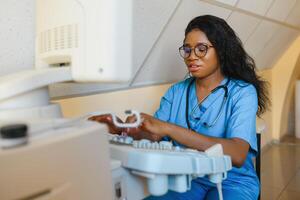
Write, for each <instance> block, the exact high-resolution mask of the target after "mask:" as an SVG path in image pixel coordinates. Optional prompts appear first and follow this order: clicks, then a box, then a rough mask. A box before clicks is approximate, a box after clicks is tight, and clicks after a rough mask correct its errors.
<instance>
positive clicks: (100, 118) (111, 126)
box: [88, 114, 123, 135]
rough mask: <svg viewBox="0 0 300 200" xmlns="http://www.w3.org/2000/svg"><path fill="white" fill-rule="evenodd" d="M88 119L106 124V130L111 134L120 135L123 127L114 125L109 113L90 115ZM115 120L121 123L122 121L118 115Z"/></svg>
mask: <svg viewBox="0 0 300 200" xmlns="http://www.w3.org/2000/svg"><path fill="white" fill-rule="evenodd" d="M88 120H91V121H96V122H99V123H104V124H106V125H107V126H108V131H109V132H110V133H111V134H118V135H120V134H121V133H122V132H123V128H119V127H116V126H115V124H114V123H113V120H112V116H111V115H110V114H105V115H96V116H92V117H90V118H88ZM117 120H118V122H120V123H123V121H122V120H121V119H120V118H118V117H117Z"/></svg>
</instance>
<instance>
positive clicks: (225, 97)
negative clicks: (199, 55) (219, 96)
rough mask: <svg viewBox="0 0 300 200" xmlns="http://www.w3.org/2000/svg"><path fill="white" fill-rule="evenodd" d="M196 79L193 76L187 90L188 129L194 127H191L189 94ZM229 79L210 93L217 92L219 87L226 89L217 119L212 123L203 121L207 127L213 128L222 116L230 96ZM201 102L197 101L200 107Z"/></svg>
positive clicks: (186, 113) (186, 112) (186, 117)
mask: <svg viewBox="0 0 300 200" xmlns="http://www.w3.org/2000/svg"><path fill="white" fill-rule="evenodd" d="M194 81H195V79H194V78H193V80H191V82H190V83H189V85H188V88H187V92H186V110H185V120H186V124H187V126H188V129H190V130H192V128H191V124H190V122H189V96H190V90H191V86H192V84H193V82H194ZM229 81H230V79H228V80H227V82H226V83H225V84H224V85H220V86H218V87H216V88H215V89H213V90H212V91H211V92H210V94H212V93H214V92H216V91H217V90H219V89H223V90H224V97H223V101H222V105H221V107H220V109H219V111H218V115H217V117H216V118H215V120H214V121H213V122H212V123H211V124H208V123H207V122H204V123H203V125H204V127H206V128H211V127H213V126H214V125H215V124H216V123H217V121H218V119H219V118H220V116H221V113H222V109H223V107H224V106H225V102H226V100H227V97H228V83H229ZM210 94H209V95H210ZM209 95H208V96H209ZM208 96H207V97H208ZM207 97H205V98H204V99H203V100H202V102H203V101H204V100H205V99H206V98H207ZM199 104H201V103H197V106H198V107H199Z"/></svg>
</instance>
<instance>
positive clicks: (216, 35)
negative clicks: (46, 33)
mask: <svg viewBox="0 0 300 200" xmlns="http://www.w3.org/2000/svg"><path fill="white" fill-rule="evenodd" d="M179 51H180V55H181V56H182V57H183V59H184V62H185V64H186V65H187V69H188V71H189V73H190V75H191V77H190V78H187V79H185V80H183V81H181V82H178V83H176V84H174V85H172V86H171V87H170V88H169V89H168V91H167V92H166V94H165V95H164V97H163V98H162V100H161V103H160V108H159V109H158V110H157V111H156V113H155V114H154V117H152V116H150V115H147V114H144V113H143V114H142V118H143V123H142V125H141V126H140V127H139V128H136V129H127V130H121V129H118V128H116V127H114V126H113V124H112V123H111V118H110V117H109V116H108V115H107V116H95V117H93V118H92V120H96V121H100V122H105V123H107V124H108V125H109V128H110V132H111V133H117V134H120V132H121V131H126V132H127V133H128V134H129V135H131V136H133V137H135V138H138V139H139V138H148V139H151V140H161V139H168V140H172V141H173V143H174V144H176V145H182V146H186V147H189V148H194V149H197V150H200V151H204V150H206V149H207V148H209V147H210V146H212V145H214V144H216V143H220V144H221V145H222V146H223V150H224V153H225V154H227V155H230V156H231V159H232V164H233V169H232V170H231V171H229V172H228V176H227V179H226V180H224V181H223V196H224V199H237V200H239V199H245V200H256V199H257V197H258V194H259V181H258V178H257V176H256V173H255V170H254V166H253V163H252V158H253V157H255V155H256V152H257V145H256V144H257V143H256V114H257V115H258V116H259V115H260V114H262V113H263V112H264V111H265V110H266V107H267V103H268V98H267V94H266V88H265V83H264V81H262V80H261V79H260V78H259V77H258V76H257V75H256V72H255V63H254V61H253V59H252V58H251V57H250V56H249V55H248V54H247V53H246V52H245V50H244V49H243V46H242V43H241V41H240V39H239V38H238V37H237V36H236V34H235V33H234V31H233V30H232V29H231V28H230V26H229V25H228V24H227V23H226V22H225V21H224V20H223V19H221V18H218V17H215V16H210V15H205V16H199V17H196V18H194V19H193V20H192V21H191V22H190V23H189V24H188V26H187V28H186V30H185V38H184V41H183V46H181V47H180V48H179ZM133 120H134V119H133V118H128V119H127V121H129V122H130V121H133ZM148 199H195V200H196V199H197V200H199V199H218V193H217V189H216V187H215V185H214V184H212V183H210V182H209V181H208V179H207V178H206V177H204V178H197V179H195V180H193V181H192V189H191V190H189V191H187V192H186V193H177V192H173V191H169V192H168V193H167V194H166V195H164V196H162V197H149V198H148Z"/></svg>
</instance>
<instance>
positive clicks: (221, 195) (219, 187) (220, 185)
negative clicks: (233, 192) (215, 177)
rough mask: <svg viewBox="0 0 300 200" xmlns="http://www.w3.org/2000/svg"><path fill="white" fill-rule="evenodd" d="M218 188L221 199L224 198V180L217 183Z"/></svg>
mask: <svg viewBox="0 0 300 200" xmlns="http://www.w3.org/2000/svg"><path fill="white" fill-rule="evenodd" d="M217 190H218V194H219V200H223V193H222V182H220V183H217Z"/></svg>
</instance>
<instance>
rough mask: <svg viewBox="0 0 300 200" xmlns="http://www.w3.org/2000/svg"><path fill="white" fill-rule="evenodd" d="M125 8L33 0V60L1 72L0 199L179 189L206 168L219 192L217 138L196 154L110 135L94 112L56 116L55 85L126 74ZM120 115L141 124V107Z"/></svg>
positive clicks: (117, 197) (121, 198) (128, 198)
mask: <svg viewBox="0 0 300 200" xmlns="http://www.w3.org/2000/svg"><path fill="white" fill-rule="evenodd" d="M131 9H132V0H122V1H119V0H110V1H106V0H36V19H37V22H36V66H35V68H34V69H33V70H26V71H20V72H18V73H15V74H10V75H6V76H2V77H0V91H1V92H0V169H1V170H0V199H1V200H17V199H20V200H42V199H43V200H46V199H47V200H77V199H78V200H79V199H82V200H94V199H95V200H96V199H101V200H110V199H113V200H139V199H143V198H145V197H146V196H148V195H155V196H160V195H163V194H165V193H166V192H167V191H168V190H173V191H176V192H186V191H188V190H189V189H190V187H191V181H192V179H194V178H197V177H203V176H208V178H209V180H210V181H211V182H213V183H215V184H216V187H217V188H218V189H219V192H220V194H221V193H222V192H221V190H222V189H221V184H222V181H223V180H224V179H226V173H227V171H229V170H230V169H231V168H232V164H231V159H230V157H229V156H227V155H223V150H222V146H221V145H220V144H217V145H214V146H212V147H211V148H209V149H207V150H206V151H205V152H200V151H197V150H195V149H188V148H183V147H178V146H175V145H173V144H172V142H168V141H160V142H152V141H149V140H146V139H142V140H133V139H132V138H131V137H129V136H126V135H111V134H109V133H108V129H107V127H106V126H105V125H104V124H100V123H96V122H92V121H88V120H87V118H88V117H90V116H92V115H94V114H95V113H87V114H86V115H84V116H80V117H76V118H63V117H62V112H61V108H60V106H59V105H58V104H55V103H51V102H50V97H49V89H48V86H49V85H50V84H53V83H59V82H65V81H75V82H119V81H128V80H129V79H130V75H131V66H132V60H131V59H132V55H131V54H132V52H131V51H130V50H128V49H130V46H131V45H132V44H131V37H132V33H131V31H132V30H131V23H132V11H131ZM120 18H121V19H122V24H119V23H120V20H119V19H120ZM107 19H110V20H107ZM100 24H101V26H100ZM114 24H118V25H117V27H116V26H114ZM120 27H121V28H120ZM117 29H121V30H122V31H121V32H122V33H120V31H117ZM112 33H114V34H112ZM118 34H119V35H118ZM120 35H122V36H120ZM124 37H125V38H126V40H124ZM108 44H109V45H110V46H112V48H111V49H107V48H106V47H107V45H108ZM120 44H122V45H120ZM114 45H118V48H114ZM120 48H124V49H120ZM116 49H117V50H116ZM119 51H122V52H124V54H121V55H120V54H119V53H118V52H119ZM117 55H118V59H114V58H116V57H117ZM120 56H121V57H120ZM120 65H121V66H122V68H120V69H119V68H118V67H119V66H120ZM117 72H118V73H117ZM97 114H101V113H99V112H98V113H97ZM102 114H105V113H102ZM106 114H107V113H106ZM109 114H111V115H112V116H115V115H114V113H109ZM126 114H127V115H135V116H136V118H137V121H136V122H135V123H133V124H119V123H118V122H117V121H115V122H114V123H115V125H116V126H125V127H138V126H139V124H140V115H139V112H137V111H134V110H128V111H126ZM220 196H221V195H220ZM220 199H221V197H220Z"/></svg>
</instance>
